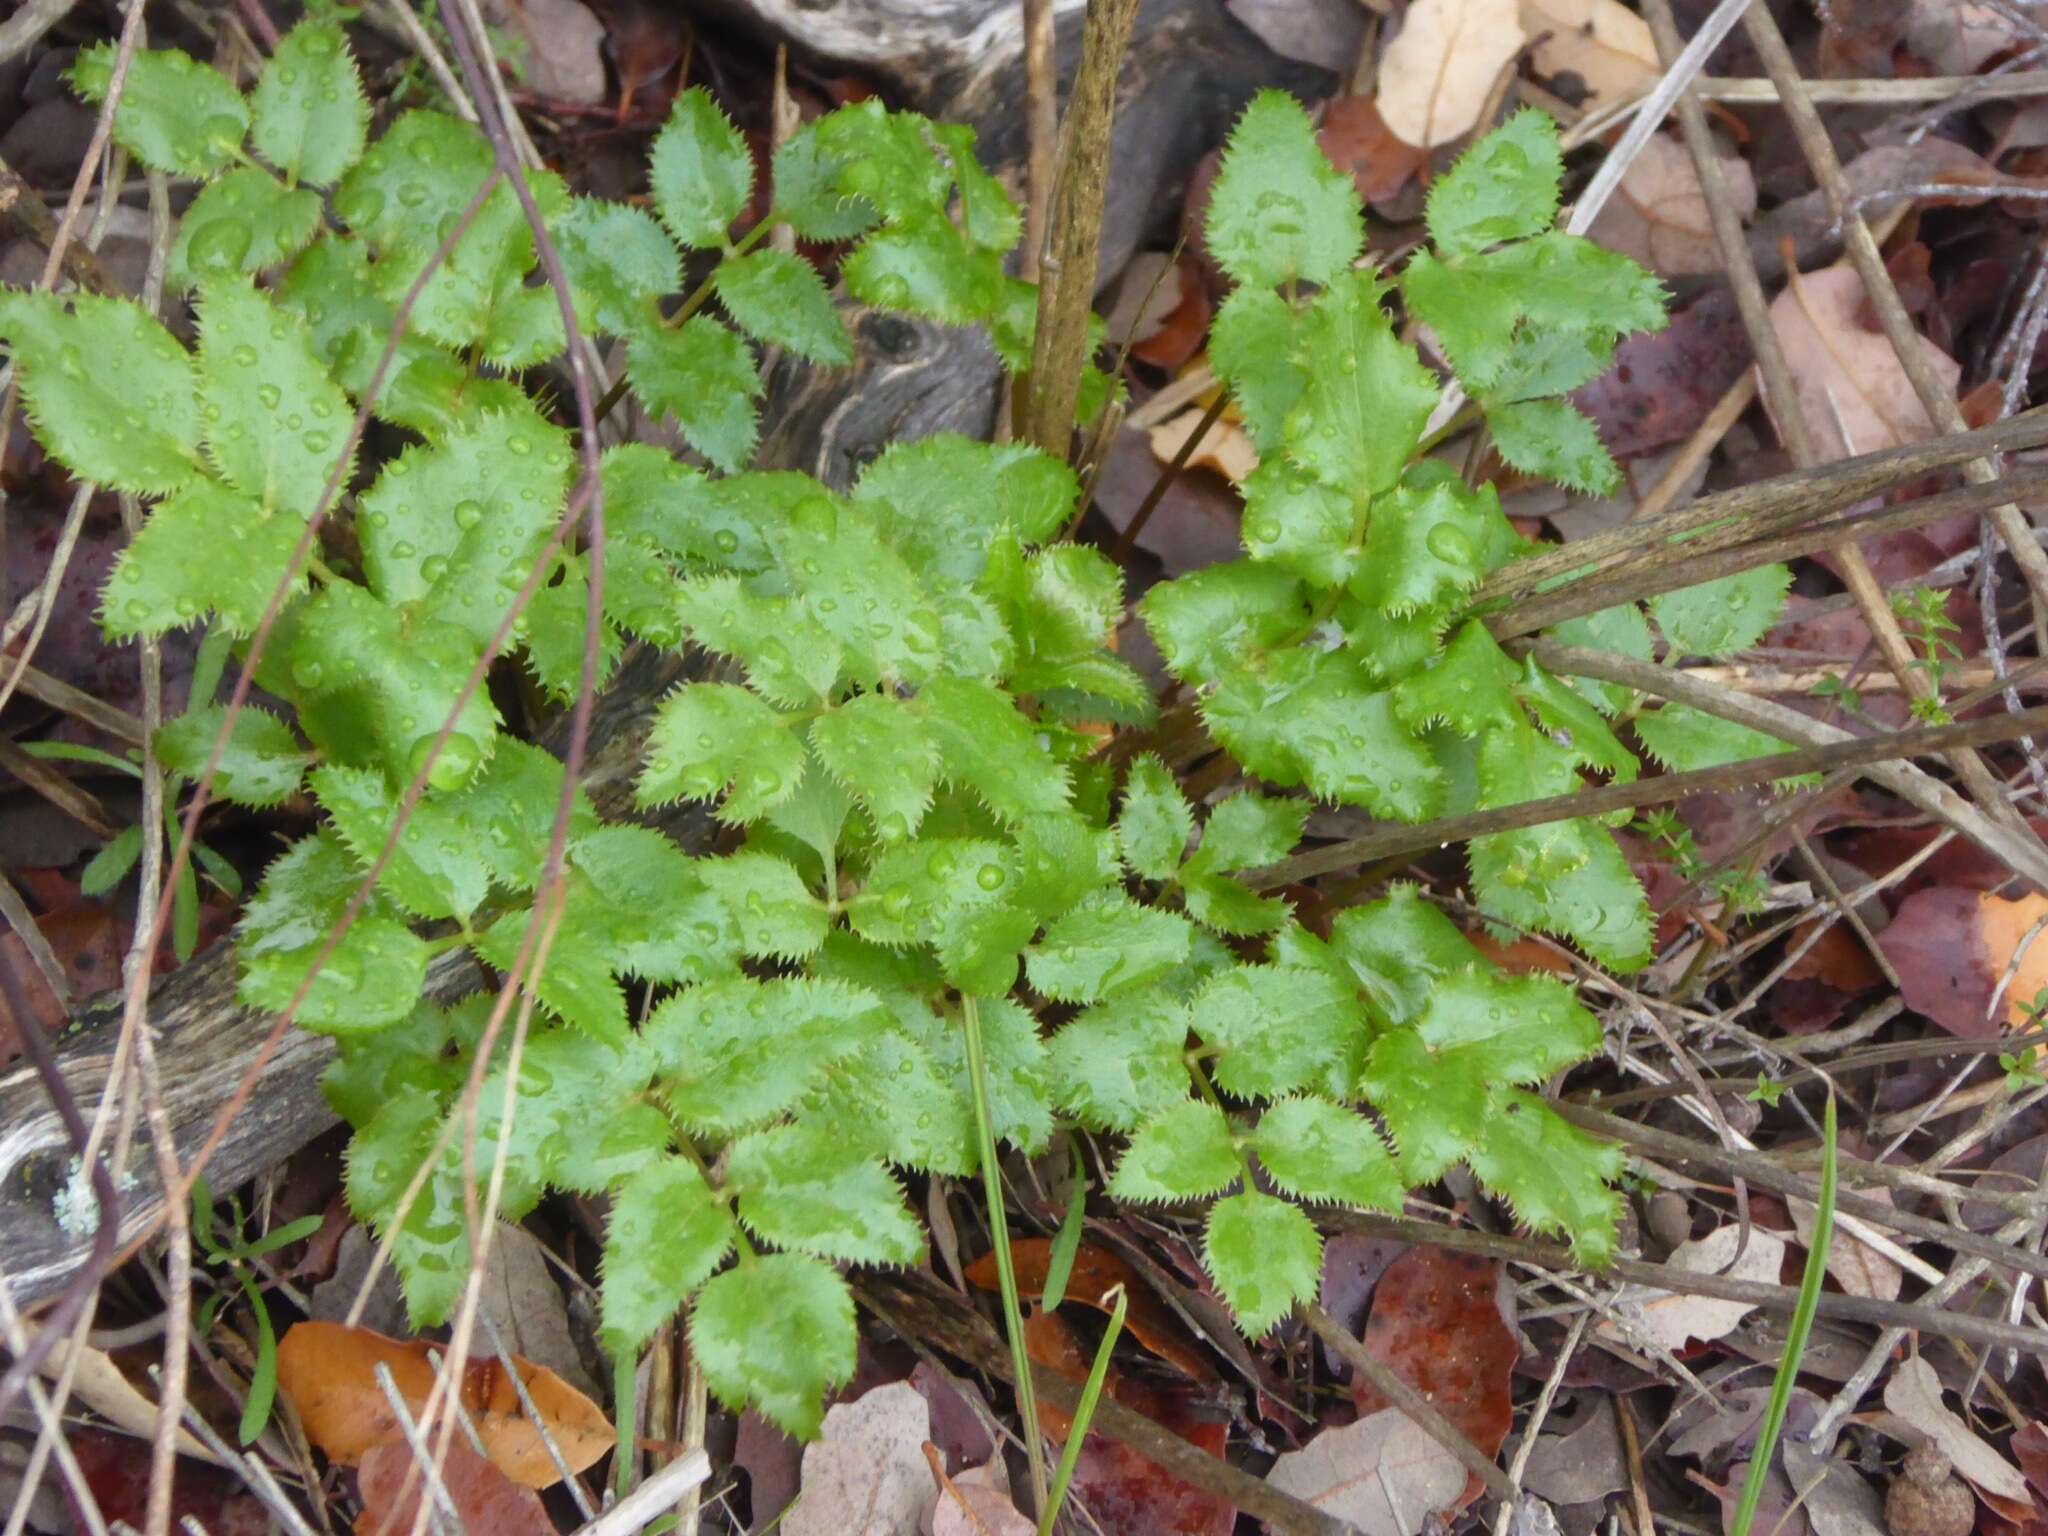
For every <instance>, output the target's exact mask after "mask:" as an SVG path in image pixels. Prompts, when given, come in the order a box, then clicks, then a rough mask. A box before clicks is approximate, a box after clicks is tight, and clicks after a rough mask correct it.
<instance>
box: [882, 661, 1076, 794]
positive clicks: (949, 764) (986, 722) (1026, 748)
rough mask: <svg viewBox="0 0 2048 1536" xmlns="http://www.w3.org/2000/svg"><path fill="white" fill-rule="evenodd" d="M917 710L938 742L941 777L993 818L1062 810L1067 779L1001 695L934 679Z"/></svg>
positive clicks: (962, 681)
mask: <svg viewBox="0 0 2048 1536" xmlns="http://www.w3.org/2000/svg"><path fill="white" fill-rule="evenodd" d="M917 709H918V712H919V713H920V714H921V715H922V716H923V717H924V721H925V723H926V725H927V726H928V727H929V728H930V730H931V732H932V735H933V736H934V737H935V738H936V739H937V740H938V743H939V752H940V761H941V764H942V774H943V776H944V777H945V778H946V779H947V780H948V781H950V782H951V783H953V784H956V785H958V786H959V787H960V788H962V789H964V790H967V791H969V792H971V793H973V794H974V795H976V796H977V797H979V798H980V799H981V801H982V802H983V803H984V804H985V805H987V806H988V808H989V809H990V810H991V811H993V812H994V813H995V814H996V815H997V816H999V817H1001V818H1003V819H1004V820H1006V821H1014V820H1017V819H1019V818H1022V817H1025V816H1032V815H1046V814H1051V813H1053V812H1057V811H1061V810H1064V809H1065V808H1066V805H1067V800H1068V797H1069V795H1070V793H1071V791H1070V789H1069V787H1068V784H1067V776H1066V773H1065V772H1064V771H1063V770H1062V769H1061V768H1060V766H1059V764H1057V763H1055V762H1054V761H1053V760H1052V758H1051V757H1050V756H1049V755H1048V753H1047V751H1046V748H1045V745H1044V744H1043V742H1042V741H1041V739H1040V738H1039V736H1038V733H1037V732H1035V731H1033V730H1032V728H1031V722H1030V721H1029V720H1027V719H1025V718H1024V716H1023V715H1021V714H1019V713H1018V712H1017V707H1016V706H1015V705H1014V704H1012V703H1011V702H1010V699H1009V696H1008V695H1007V694H1005V693H1003V692H1002V690H1001V689H998V688H995V687H993V686H991V685H989V684H987V683H982V682H976V681H973V680H970V679H968V678H962V677H940V678H934V679H933V680H932V681H931V682H930V683H928V684H926V685H925V687H924V688H923V689H922V690H921V691H920V692H919V693H918V696H917Z"/></svg>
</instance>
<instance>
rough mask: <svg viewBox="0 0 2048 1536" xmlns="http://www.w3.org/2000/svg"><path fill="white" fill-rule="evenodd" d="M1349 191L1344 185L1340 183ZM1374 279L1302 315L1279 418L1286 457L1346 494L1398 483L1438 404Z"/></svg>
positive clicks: (1331, 293)
mask: <svg viewBox="0 0 2048 1536" xmlns="http://www.w3.org/2000/svg"><path fill="white" fill-rule="evenodd" d="M1346 186H1347V188H1348V187H1349V179H1348V178H1346ZM1386 291H1387V290H1386V284H1385V283H1384V282H1383V281H1382V280H1381V279H1380V278H1379V277H1378V276H1377V275H1375V274H1374V273H1371V272H1351V271H1347V272H1345V273H1343V274H1342V275H1341V276H1337V277H1333V278H1332V279H1331V280H1330V281H1329V284H1328V286H1326V287H1325V288H1324V289H1323V291H1322V292H1321V293H1319V294H1317V295H1316V297H1315V301H1314V302H1313V303H1312V304H1310V305H1309V307H1308V309H1307V310H1306V312H1304V314H1303V315H1302V317H1301V325H1300V328H1299V330H1298V331H1297V332H1296V345H1297V348H1298V351H1297V354H1296V355H1297V356H1299V357H1302V358H1314V359H1319V360H1321V365H1320V366H1317V367H1314V368H1310V369H1308V370H1306V372H1307V381H1306V383H1305V384H1304V385H1303V388H1302V392H1301V399H1300V400H1298V401H1297V402H1295V405H1294V408H1293V409H1292V410H1291V411H1289V412H1288V413H1287V420H1286V423H1285V427H1284V435H1285V437H1286V442H1287V451H1288V454H1289V455H1290V456H1291V457H1292V458H1293V459H1294V460H1295V461H1296V462H1297V463H1299V464H1301V465H1302V466H1303V467H1304V468H1306V469H1308V470H1309V471H1310V472H1311V473H1313V474H1315V475H1316V476H1317V477H1319V478H1320V479H1322V480H1324V481H1325V482H1327V483H1328V484H1330V485H1333V486H1335V487H1337V488H1338V489H1339V490H1342V491H1344V492H1346V493H1347V494H1349V495H1352V496H1366V495H1378V494H1379V493H1380V492H1381V491H1384V490H1387V489H1388V488H1389V487H1391V486H1392V485H1393V484H1394V482H1395V481H1397V480H1398V479H1400V477H1401V471H1402V470H1403V469H1405V468H1406V467H1407V465H1408V461H1409V459H1410V458H1412V457H1413V456H1414V453H1415V445H1416V444H1417V443H1418V442H1419V441H1420V440H1421V438H1422V428H1423V425H1424V424H1425V423H1426V422H1427V421H1428V420H1429V413H1430V412H1431V411H1432V410H1433V409H1435V407H1436V402H1437V394H1438V389H1437V382H1436V378H1435V376H1434V375H1433V374H1431V373H1430V371H1429V370H1428V369H1427V368H1425V367H1423V366H1422V361H1421V359H1420V358H1418V357H1417V356H1416V355H1415V349H1414V348H1413V347H1412V346H1409V345H1407V344H1406V343H1404V342H1403V341H1402V340H1401V339H1400V338H1399V337H1398V336H1396V335H1395V334H1394V324H1393V321H1392V320H1391V319H1390V318H1389V317H1388V315H1387V312H1386V310H1385V308H1383V307H1382V306H1381V304H1380V299H1381V297H1382V296H1383V295H1384V294H1385V293H1386Z"/></svg>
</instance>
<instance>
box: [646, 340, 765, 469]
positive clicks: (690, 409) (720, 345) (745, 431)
mask: <svg viewBox="0 0 2048 1536" xmlns="http://www.w3.org/2000/svg"><path fill="white" fill-rule="evenodd" d="M626 376H627V377H628V378H629V379H631V380H632V382H633V389H634V391H635V392H636V393H637V394H638V395H639V396H640V399H641V401H642V402H643V403H644V404H645V405H646V407H647V412H648V414H649V415H650V416H654V417H657V418H658V417H661V416H674V417H675V419H676V425H677V426H678V427H680V428H681V429H682V433H683V436H684V437H686V438H688V439H689V440H690V446H691V447H692V448H695V449H696V450H697V451H698V452H699V453H701V454H703V455H704V457H705V458H707V459H709V460H710V461H711V462H712V463H713V464H715V465H717V466H718V467H719V468H720V469H722V470H725V471H727V472H728V473H730V472H731V471H733V470H736V469H739V468H740V467H741V466H742V465H744V464H745V463H746V462H747V460H748V459H750V458H752V457H753V456H754V443H755V440H756V438H757V437H759V435H760V424H759V422H758V421H757V420H756V419H755V411H754V401H755V400H756V399H757V398H759V396H760V393H761V378H760V374H759V373H758V372H757V371H756V369H755V367H754V355H753V353H751V352H749V351H748V350H747V344H746V343H745V342H744V341H742V340H740V338H739V337H738V336H736V335H734V334H733V333H732V332H731V331H729V330H727V329H726V328H725V327H724V326H722V325H720V324H719V323H718V322H717V321H716V320H713V319H712V318H711V317H710V316H709V315H694V316H692V317H691V318H690V319H688V320H685V321H684V322H683V323H682V324H681V325H680V326H678V327H677V328H676V329H674V330H669V329H668V328H667V327H665V326H661V325H657V324H654V323H652V322H647V323H643V324H642V325H641V326H640V328H639V329H638V331H636V332H635V333H634V337H633V342H632V345H631V347H630V348H629V349H628V350H627V353H626Z"/></svg>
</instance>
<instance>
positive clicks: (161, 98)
mask: <svg viewBox="0 0 2048 1536" xmlns="http://www.w3.org/2000/svg"><path fill="white" fill-rule="evenodd" d="M116 52H117V50H116V48H115V46H114V45H113V44H112V43H95V44H93V45H92V46H91V47H90V48H86V49H83V50H81V51H80V53H79V55H78V58H77V59H76V60H75V61H74V62H73V64H72V66H71V84H72V87H73V89H75V90H76V91H77V92H78V94H79V95H81V96H83V97H84V98H85V99H86V100H87V101H89V102H91V103H93V104H94V105H95V106H97V105H99V104H100V103H101V102H103V101H105V100H106V96H107V89H108V86H109V85H110V84H111V83H112V80H113V75H114V56H115V54H116ZM248 130H249V106H248V103H247V102H245V101H243V100H242V93H241V92H240V91H238V90H236V89H235V88H234V87H233V86H232V85H230V84H228V82H227V80H226V79H225V78H223V77H222V75H221V74H220V72H219V71H218V70H214V69H209V68H208V67H207V66H206V65H204V64H201V63H199V62H198V61H197V60H196V59H194V58H192V57H191V56H190V55H189V54H185V53H180V52H179V51H178V50H177V49H175V48H151V49H138V50H137V51H136V52H135V53H134V54H133V55H131V56H130V58H129V60H128V77H127V80H126V81H125V82H124V83H123V85H122V88H121V101H120V105H119V106H117V107H116V108H115V109H114V138H115V140H116V142H118V143H119V144H120V146H121V147H122V148H123V149H125V150H127V151H128V153H129V154H131V155H133V156H134V157H135V158H136V159H138V160H140V161H141V162H142V163H143V164H144V165H146V166H148V167H149V168H150V169H151V170H153V171H163V172H165V173H167V174H169V175H173V176H196V177H198V178H200V179H201V180H202V181H203V180H205V179H206V178H207V177H208V176H211V175H213V174H214V172H216V171H219V170H222V169H224V168H225V167H226V166H227V165H228V163H229V162H230V161H231V160H232V159H233V158H234V156H235V153H236V151H238V150H239V149H240V148H241V147H242V138H243V135H244V134H246V133H247V132H248Z"/></svg>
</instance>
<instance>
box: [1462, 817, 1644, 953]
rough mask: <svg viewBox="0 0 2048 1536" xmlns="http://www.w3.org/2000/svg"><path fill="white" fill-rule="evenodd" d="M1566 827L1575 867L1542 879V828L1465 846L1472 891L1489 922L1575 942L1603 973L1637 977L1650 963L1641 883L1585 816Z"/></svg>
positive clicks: (1547, 851)
mask: <svg viewBox="0 0 2048 1536" xmlns="http://www.w3.org/2000/svg"><path fill="white" fill-rule="evenodd" d="M1560 825H1562V826H1565V827H1568V828H1571V829H1572V831H1571V834H1570V835H1571V837H1572V838H1573V840H1574V844H1575V847H1574V850H1573V851H1574V853H1575V855H1576V856H1577V862H1575V863H1574V864H1573V866H1572V867H1571V868H1570V869H1569V870H1568V871H1567V872H1565V873H1562V874H1558V875H1554V876H1551V877H1548V878H1544V877H1542V876H1540V875H1539V874H1538V872H1537V871H1538V868H1539V866H1541V865H1543V864H1546V863H1550V864H1554V863H1555V852H1554V844H1552V843H1551V842H1550V841H1549V840H1547V839H1543V838H1539V837H1538V836H1536V835H1535V834H1538V833H1542V832H1543V831H1545V829H1542V828H1537V829H1530V830H1525V831H1521V832H1496V833H1493V834H1492V835H1491V836H1488V837H1476V838H1474V839H1473V840H1472V842H1471V844H1470V845H1469V849H1468V851H1469V855H1470V857H1471V861H1472V889H1473V893H1474V894H1475V895H1476V896H1477V897H1478V899H1479V905H1480V908H1481V910H1483V911H1484V912H1485V913H1486V914H1487V915H1488V916H1490V917H1497V918H1499V919H1501V920H1502V921H1504V922H1508V923H1512V924H1514V925H1515V926H1516V927H1519V928H1531V929H1534V930H1536V931H1537V932H1540V933H1554V934H1556V935H1558V936H1559V937H1561V938H1569V939H1571V940H1573V941H1574V942H1576V943H1577V944H1578V945H1579V946H1580V947H1581V948H1582V949H1584V950H1585V951H1586V953H1587V954H1589V955H1591V956H1592V957H1593V958H1594V959H1595V960H1597V961H1599V962H1600V963H1601V964H1602V965H1604V966H1606V967H1607V968H1608V969H1609V970H1615V971H1634V970H1640V969H1641V968H1642V967H1643V966H1644V965H1646V964H1648V963H1649V959H1650V937H1651V923H1650V908H1649V903H1648V901H1647V900H1646V899H1645V898H1644V896H1643V887H1642V883H1641V882H1640V881H1639V880H1637V879H1636V877H1635V873H1634V871H1632V870H1631V869H1630V868H1629V867H1628V860H1627V859H1626V858H1625V857H1623V855H1622V852H1621V849H1620V848H1619V847H1618V846H1617V845H1616V844H1615V841H1614V839H1613V837H1612V836H1610V835H1609V834H1608V832H1607V830H1606V828H1604V827H1601V826H1599V825H1597V824H1596V823H1594V822H1591V821H1588V820H1586V819H1584V818H1583V817H1582V818H1580V819H1578V820H1576V821H1570V822H1564V823H1560Z"/></svg>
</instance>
